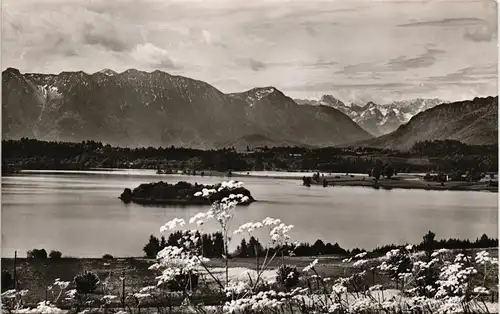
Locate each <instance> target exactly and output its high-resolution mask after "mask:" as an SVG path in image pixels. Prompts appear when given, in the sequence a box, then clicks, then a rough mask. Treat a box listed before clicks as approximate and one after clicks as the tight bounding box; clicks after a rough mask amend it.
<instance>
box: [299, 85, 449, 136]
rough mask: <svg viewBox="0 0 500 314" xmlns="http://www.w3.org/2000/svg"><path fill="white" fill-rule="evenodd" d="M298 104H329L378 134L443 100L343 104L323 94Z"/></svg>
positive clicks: (372, 132) (364, 127)
mask: <svg viewBox="0 0 500 314" xmlns="http://www.w3.org/2000/svg"><path fill="white" fill-rule="evenodd" d="M296 101H297V103H299V104H304V105H305V104H308V105H324V106H331V107H333V108H335V109H337V110H340V111H341V112H343V113H344V114H346V115H348V116H349V117H350V118H351V119H352V120H353V121H354V122H356V123H357V124H358V125H360V126H361V127H362V128H363V129H365V130H366V131H368V132H369V133H371V134H373V135H375V136H379V135H382V134H387V133H390V132H392V131H394V130H396V129H397V128H398V127H399V126H400V125H401V124H404V123H407V122H408V121H409V120H410V119H411V118H412V117H413V116H414V115H416V114H418V113H419V112H422V111H425V110H427V109H430V108H433V107H435V106H437V105H439V104H442V103H443V101H441V100H439V99H423V98H417V99H414V100H405V101H394V102H392V103H387V104H377V103H374V102H373V101H369V102H367V103H366V104H364V105H363V104H360V103H350V104H349V105H346V104H344V103H343V102H342V101H340V100H338V99H336V98H335V97H334V96H332V95H323V96H322V97H321V99H320V100H319V101H317V100H296Z"/></svg>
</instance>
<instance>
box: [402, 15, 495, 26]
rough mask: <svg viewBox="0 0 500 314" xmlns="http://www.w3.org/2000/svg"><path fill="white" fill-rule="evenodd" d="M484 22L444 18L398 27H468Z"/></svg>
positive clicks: (471, 19)
mask: <svg viewBox="0 0 500 314" xmlns="http://www.w3.org/2000/svg"><path fill="white" fill-rule="evenodd" d="M484 22H485V21H484V20H482V19H480V18H476V17H465V18H446V19H442V20H434V21H422V22H411V23H405V24H399V25H398V26H399V27H420V26H469V25H477V24H481V23H484Z"/></svg>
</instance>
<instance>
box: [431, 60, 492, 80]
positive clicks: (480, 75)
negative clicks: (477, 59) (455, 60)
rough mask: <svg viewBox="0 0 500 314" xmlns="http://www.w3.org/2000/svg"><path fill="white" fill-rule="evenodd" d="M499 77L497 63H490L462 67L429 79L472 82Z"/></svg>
mask: <svg viewBox="0 0 500 314" xmlns="http://www.w3.org/2000/svg"><path fill="white" fill-rule="evenodd" d="M497 78H498V72H497V64H488V65H484V66H470V67H466V68H462V69H459V70H456V71H453V72H450V73H447V74H445V75H442V76H432V77H429V78H428V80H429V81H431V82H440V83H452V84H461V83H465V84H467V83H470V82H481V83H484V82H485V81H486V82H487V81H491V80H496V79H497Z"/></svg>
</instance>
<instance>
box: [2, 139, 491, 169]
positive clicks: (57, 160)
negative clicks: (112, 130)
mask: <svg viewBox="0 0 500 314" xmlns="http://www.w3.org/2000/svg"><path fill="white" fill-rule="evenodd" d="M2 148H3V149H2V166H3V167H4V169H12V168H20V169H71V170H74V169H89V168H135V169H158V170H160V169H161V170H172V169H175V170H186V169H188V170H190V171H196V172H200V171H202V170H215V171H224V172H226V171H231V170H232V171H251V170H288V171H303V170H316V171H321V172H338V173H368V172H369V171H371V170H372V169H373V168H375V167H376V166H377V165H378V164H380V163H382V164H390V165H391V166H392V167H393V168H394V169H398V170H399V171H400V172H428V171H446V172H452V171H456V170H460V171H470V170H474V171H477V172H496V171H498V154H497V145H490V146H478V145H467V144H463V143H460V142H458V141H452V140H445V141H424V142H418V143H416V144H415V145H414V146H413V148H412V149H410V150H409V151H396V150H389V149H378V148H366V147H355V148H342V147H324V148H303V147H272V148H269V147H259V148H250V147H248V148H247V149H246V150H240V151H238V150H236V149H235V148H234V147H229V148H221V149H212V150H200V149H191V148H182V147H174V146H170V147H141V148H128V147H114V146H111V145H109V144H106V145H105V144H103V143H101V142H96V141H83V142H80V143H72V142H54V141H52V142H50V141H39V140H35V139H28V138H22V139H20V140H3V141H2ZM410 158H417V159H422V158H425V159H427V160H428V162H425V163H422V162H414V161H411V160H410Z"/></svg>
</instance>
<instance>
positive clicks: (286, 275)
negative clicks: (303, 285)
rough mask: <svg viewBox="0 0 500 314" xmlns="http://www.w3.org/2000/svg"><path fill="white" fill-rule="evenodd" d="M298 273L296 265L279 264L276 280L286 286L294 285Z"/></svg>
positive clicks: (297, 279)
mask: <svg viewBox="0 0 500 314" xmlns="http://www.w3.org/2000/svg"><path fill="white" fill-rule="evenodd" d="M299 277H300V273H299V271H298V270H297V267H295V266H291V265H281V266H280V267H279V268H278V276H277V277H276V281H277V282H278V283H280V284H281V285H283V286H284V287H287V288H292V287H295V286H296V285H297V284H298V283H299Z"/></svg>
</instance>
